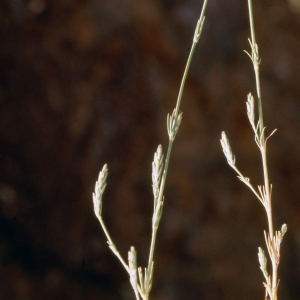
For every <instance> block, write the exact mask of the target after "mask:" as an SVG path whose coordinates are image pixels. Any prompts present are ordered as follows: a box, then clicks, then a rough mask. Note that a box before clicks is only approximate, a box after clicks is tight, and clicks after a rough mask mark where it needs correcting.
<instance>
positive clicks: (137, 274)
mask: <svg viewBox="0 0 300 300" xmlns="http://www.w3.org/2000/svg"><path fill="white" fill-rule="evenodd" d="M207 3H208V0H204V3H203V6H202V10H201V15H200V18H199V20H198V22H197V26H196V30H195V33H194V38H193V43H192V47H191V50H190V53H189V57H188V60H187V63H186V66H185V70H184V74H183V77H182V81H181V85H180V89H179V93H178V98H177V102H176V107H175V109H174V111H173V113H172V115H168V116H167V129H168V135H169V145H168V150H167V154H166V158H165V161H163V154H162V147H161V146H160V145H159V146H158V148H157V152H156V153H155V155H154V161H153V163H152V183H153V194H154V208H153V216H152V235H151V244H150V251H149V258H148V265H147V267H146V268H145V269H144V272H143V270H142V268H141V267H139V268H137V262H136V261H137V253H136V251H135V249H134V247H131V248H130V251H129V252H128V264H126V263H125V261H124V259H123V258H122V256H121V255H120V253H119V251H118V250H117V248H116V246H115V244H114V243H113V240H112V238H111V237H110V235H109V233H108V230H107V228H106V226H105V223H104V221H103V219H102V215H101V213H102V196H103V193H104V190H105V186H106V177H107V172H108V170H107V165H104V167H103V169H102V171H101V172H100V174H99V178H98V181H97V182H96V187H95V193H94V194H93V201H94V210H95V214H96V216H97V218H98V220H99V222H100V225H101V227H102V229H103V231H104V234H105V236H106V238H107V240H108V244H109V248H110V249H111V250H112V252H113V253H114V254H115V255H116V256H117V258H118V259H119V260H120V262H121V263H122V265H123V267H124V268H125V270H126V271H127V273H128V274H129V280H130V284H131V286H132V288H133V291H134V293H135V297H136V299H137V300H140V298H142V299H143V300H148V299H149V293H150V291H151V288H152V281H153V266H154V261H153V257H154V250H155V242H156V235H157V230H158V226H159V223H160V219H161V216H162V210H163V203H164V196H163V195H164V188H165V183H166V177H167V172H168V166H169V162H170V156H171V150H172V146H173V142H174V139H175V137H176V134H177V131H178V128H179V125H180V123H181V119H182V113H181V112H180V104H181V99H182V94H183V89H184V85H185V81H186V78H187V74H188V71H189V67H190V64H191V61H192V57H193V54H194V50H195V48H196V44H197V42H198V40H199V38H200V35H201V32H202V27H203V23H204V19H205V17H204V13H205V10H206V6H207Z"/></svg>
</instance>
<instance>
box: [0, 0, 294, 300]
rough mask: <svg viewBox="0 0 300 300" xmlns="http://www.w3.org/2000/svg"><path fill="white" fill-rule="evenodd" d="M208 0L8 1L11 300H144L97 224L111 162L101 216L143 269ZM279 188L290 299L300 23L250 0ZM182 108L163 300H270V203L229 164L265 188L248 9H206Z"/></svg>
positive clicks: (3, 135) (3, 243)
mask: <svg viewBox="0 0 300 300" xmlns="http://www.w3.org/2000/svg"><path fill="white" fill-rule="evenodd" d="M201 5H202V1H196V0H185V1H183V0H176V1H170V0H160V1H159V0H153V1H147V0H138V1H137V0H86V1H82V0H74V1H70V0H4V1H1V2H0V209H1V211H0V213H1V215H0V263H1V266H0V274H1V275H0V298H1V299H10V300H14V299H22V300H23V299H24V300H25V299H28V300H35V299H37V300H40V299H43V300H44V299H72V300H77V299H106V300H110V299H134V295H133V293H132V291H131V288H130V285H129V283H128V276H127V274H126V273H125V271H124V270H123V269H122V267H121V265H120V263H119V262H118V261H117V260H116V258H115V257H114V256H113V255H112V253H111V252H110V250H109V249H108V247H107V244H106V239H105V237H104V234H103V232H102V231H101V228H100V226H99V224H98V222H97V219H96V218H95V216H94V214H93V207H92V197H91V195H92V191H93V189H94V183H95V180H96V178H97V176H98V172H99V170H100V169H101V168H102V165H103V164H104V163H108V167H109V176H108V186H107V189H106V192H105V195H104V203H103V215H104V219H105V221H106V223H107V227H108V228H109V230H110V233H111V235H112V237H113V238H114V241H115V242H116V244H117V246H118V247H119V249H120V252H121V253H122V255H123V256H124V257H125V258H126V257H127V251H128V250H129V247H130V246H131V245H135V246H136V248H137V250H138V259H139V264H141V265H145V264H146V263H147V255H148V249H149V244H150V233H151V232H150V228H151V215H152V187H151V162H152V159H153V153H154V151H155V150H156V148H157V145H158V144H160V143H162V145H163V149H164V151H166V149H167V141H168V140H167V131H166V115H167V113H170V112H172V110H173V108H174V106H175V101H176V97H177V92H178V89H179V84H180V80H181V76H182V73H183V70H184V66H185V62H186V59H187V56H188V52H189V48H190V46H191V41H192V37H193V33H194V27H195V24H196V22H197V18H198V17H199V13H200V9H201ZM253 6H254V13H255V16H254V17H255V25H256V35H257V41H258V44H259V47H260V48H259V49H260V53H261V57H262V63H261V85H262V95H263V106H264V122H265V125H266V126H267V128H266V133H270V132H271V131H272V130H273V129H274V128H277V129H278V131H277V132H276V134H275V135H274V136H273V137H272V138H271V139H270V140H269V142H268V160H269V173H270V178H271V181H272V183H273V201H274V208H273V210H274V224H275V227H276V229H279V228H280V226H281V224H282V223H284V222H285V223H287V224H288V233H287V235H286V237H285V238H284V241H283V244H282V252H281V264H280V269H279V277H280V278H281V281H280V286H279V296H280V299H289V300H295V299H299V298H300V288H299V287H300V281H299V278H300V276H299V275H300V10H299V5H298V4H297V1H293V0H289V1H287V0H272V1H271V0H270V1H267V0H265V1H258V0H253ZM206 16H207V18H206V22H205V25H204V31H203V35H202V37H201V40H200V42H199V45H198V48H197V50H196V52H195V56H194V60H193V62H192V65H191V70H190V73H189V76H188V79H187V83H186V89H185V91H184V95H183V102H182V111H183V122H182V124H181V127H180V130H179V133H178V135H177V138H176V140H175V144H174V148H173V153H172V157H171V163H170V169H169V174H168V178H167V184H166V190H165V207H164V214H163V218H162V222H161V227H160V229H159V232H158V240H157V248H156V253H155V275H154V286H153V291H152V299H156V300H169V299H170V300H171V299H172V300H177V299H178V300H179V299H192V300H193V299H203V300H219V299H220V300H222V299H224V300H233V299H244V300H252V299H263V298H264V290H263V285H262V281H263V276H262V274H261V271H260V270H259V266H258V261H257V248H258V246H263V247H264V248H265V244H264V238H263V229H267V222H266V218H265V214H264V210H263V207H262V205H261V204H260V203H259V202H258V201H257V200H256V199H255V197H254V196H253V195H252V194H251V192H250V191H249V190H248V189H247V188H246V187H245V186H243V184H242V183H241V182H239V181H238V179H237V178H236V176H235V174H234V172H233V171H232V170H231V169H230V167H229V166H228V165H227V164H226V160H225V158H224V157H223V154H222V150H221V147H220V143H219V138H220V134H221V131H222V130H225V131H226V132H227V135H228V137H229V138H230V141H231V145H232V148H233V151H234V154H235V155H236V160H237V164H238V166H239V167H240V169H241V170H243V172H244V173H245V175H247V176H248V177H250V178H251V180H252V182H253V184H254V185H257V184H261V183H262V171H261V163H260V155H259V152H258V149H257V147H256V145H255V142H254V139H253V134H252V131H251V127H250V125H249V124H248V120H247V116H246V106H245V101H246V95H247V93H248V92H250V91H251V92H252V93H255V83H254V75H253V70H252V65H251V62H250V60H249V58H248V57H247V56H246V55H245V54H244V52H243V49H248V50H249V44H248V42H247V38H248V37H249V36H250V33H249V25H248V13H247V1H246V0H244V1H235V0H227V1H216V0H209V3H208V8H207V14H206Z"/></svg>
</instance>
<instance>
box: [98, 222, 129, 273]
mask: <svg viewBox="0 0 300 300" xmlns="http://www.w3.org/2000/svg"><path fill="white" fill-rule="evenodd" d="M99 221H100V224H101V227H102V229H103V231H104V234H105V236H106V238H107V240H108V244H109V246H110V248H111V247H113V248H114V250H113V249H112V251H113V252H114V254H115V255H116V256H117V257H118V259H119V260H120V262H121V263H122V265H123V267H124V268H125V270H126V271H127V273H128V274H130V271H129V268H128V266H127V264H126V263H125V261H124V259H123V258H122V256H121V254H120V253H119V251H117V250H116V247H115V243H114V242H113V240H112V238H111V237H110V235H109V233H108V230H107V228H106V226H105V223H104V221H103V219H102V217H100V219H99Z"/></svg>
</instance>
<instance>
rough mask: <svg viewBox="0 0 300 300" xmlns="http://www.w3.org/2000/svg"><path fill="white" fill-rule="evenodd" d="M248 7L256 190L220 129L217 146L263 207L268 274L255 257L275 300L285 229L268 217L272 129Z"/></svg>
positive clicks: (249, 109)
mask: <svg viewBox="0 0 300 300" xmlns="http://www.w3.org/2000/svg"><path fill="white" fill-rule="evenodd" d="M248 8H249V18H250V29H251V40H249V43H250V47H251V54H250V53H248V52H247V51H245V52H246V53H247V54H248V56H249V57H250V59H251V61H252V64H253V68H254V74H255V82H256V92H257V104H258V121H257V123H256V121H255V112H254V103H255V101H254V97H253V96H252V94H248V97H247V102H246V107H247V115H248V119H249V122H250V125H251V127H252V129H253V132H254V139H255V142H256V144H257V146H258V148H259V150H260V153H261V157H262V167H263V177H264V184H263V185H260V186H258V189H255V188H254V187H253V186H252V185H251V184H250V179H249V178H247V177H245V176H243V175H242V173H241V172H240V171H239V170H238V169H237V167H236V165H235V158H234V156H233V154H232V151H231V148H230V145H229V141H228V139H227V137H226V135H225V133H224V132H222V136H221V145H222V148H223V152H224V154H225V157H226V159H227V162H228V164H229V165H230V166H231V167H232V168H233V169H234V170H235V171H236V173H237V174H238V178H239V179H240V180H241V181H242V182H244V183H245V184H246V185H247V186H248V187H249V188H250V189H251V190H252V192H253V193H254V194H255V196H256V197H257V198H258V199H259V201H260V202H261V203H262V205H263V206H264V209H265V211H266V215H267V220H268V232H266V231H265V232H264V236H265V241H266V246H267V249H268V254H269V258H270V261H271V266H272V274H270V275H269V274H268V271H267V257H266V255H265V252H264V251H263V249H262V248H260V247H259V248H258V260H259V265H260V269H261V271H262V273H263V275H264V278H265V282H264V287H265V290H266V296H265V300H277V290H278V285H279V280H278V279H277V271H278V265H279V261H280V244H281V242H282V239H283V236H284V234H285V233H286V231H287V226H286V224H284V225H282V227H281V230H280V231H276V232H275V234H274V229H273V216H272V201H271V196H272V185H271V184H270V183H269V175H268V166H267V140H268V138H269V137H270V136H271V135H272V134H273V133H274V132H275V130H274V131H273V132H272V133H271V134H270V135H269V136H268V137H267V138H265V127H264V123H263V110H262V101H261V89H260V78H259V65H260V63H261V59H260V57H259V52H258V45H257V43H256V40H255V31H254V21H253V11H252V1H251V0H248Z"/></svg>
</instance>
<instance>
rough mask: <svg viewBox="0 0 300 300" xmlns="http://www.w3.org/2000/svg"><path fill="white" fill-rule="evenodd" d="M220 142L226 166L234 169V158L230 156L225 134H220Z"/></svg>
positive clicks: (230, 152)
mask: <svg viewBox="0 0 300 300" xmlns="http://www.w3.org/2000/svg"><path fill="white" fill-rule="evenodd" d="M220 141H221V145H222V149H223V152H224V154H225V157H226V159H227V162H228V164H229V165H230V166H231V167H232V168H234V166H235V158H234V156H233V154H232V151H231V148H230V144H229V141H228V139H227V136H226V134H225V132H224V131H223V132H222V135H221V140H220Z"/></svg>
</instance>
